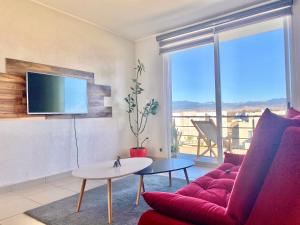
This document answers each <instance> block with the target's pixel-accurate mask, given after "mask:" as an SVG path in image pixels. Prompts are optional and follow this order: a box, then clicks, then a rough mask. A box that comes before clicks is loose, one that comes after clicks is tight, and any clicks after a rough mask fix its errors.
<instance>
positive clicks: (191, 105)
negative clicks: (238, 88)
mask: <svg viewBox="0 0 300 225" xmlns="http://www.w3.org/2000/svg"><path fill="white" fill-rule="evenodd" d="M285 106H286V99H285V98H276V99H269V100H266V101H247V102H237V103H235V102H234V103H226V102H223V103H222V110H245V109H247V110H253V109H264V108H268V107H269V108H272V109H274V108H282V107H285ZM172 107H173V111H192V110H198V111H205V110H208V111H211V110H215V103H214V102H204V103H201V102H193V101H173V103H172Z"/></svg>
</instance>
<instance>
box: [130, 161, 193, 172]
mask: <svg viewBox="0 0 300 225" xmlns="http://www.w3.org/2000/svg"><path fill="white" fill-rule="evenodd" d="M193 165H195V163H194V162H193V161H191V160H186V159H159V160H155V161H153V163H152V164H151V165H150V166H148V167H146V168H145V169H143V170H141V171H139V172H136V173H135V174H137V175H148V174H156V173H165V172H170V171H175V170H181V169H186V168H188V167H191V166H193Z"/></svg>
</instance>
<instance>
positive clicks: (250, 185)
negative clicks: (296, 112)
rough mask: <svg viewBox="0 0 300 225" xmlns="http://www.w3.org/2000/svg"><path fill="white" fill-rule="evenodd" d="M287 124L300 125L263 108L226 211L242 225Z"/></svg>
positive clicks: (298, 121) (297, 121) (299, 121)
mask: <svg viewBox="0 0 300 225" xmlns="http://www.w3.org/2000/svg"><path fill="white" fill-rule="evenodd" d="M288 126H300V120H293V119H286V118H283V117H280V116H277V115H275V114H273V113H271V112H270V110H269V109H266V110H265V112H264V113H263V115H262V116H261V118H260V120H259V122H258V124H257V127H256V129H255V131H254V135H253V138H252V141H251V144H250V148H249V150H248V153H247V155H246V156H245V159H244V161H243V163H242V165H241V168H240V171H239V174H238V176H237V178H236V181H235V184H234V187H233V190H232V193H231V196H230V200H229V203H228V208H227V213H228V214H229V215H230V216H231V217H233V218H234V219H236V220H237V221H238V222H239V223H241V224H244V223H245V222H246V220H247V218H248V217H249V214H250V212H251V209H252V207H253V205H254V202H255V200H256V198H257V195H258V193H259V191H260V189H261V187H262V185H263V182H264V179H265V177H266V174H267V172H268V170H269V168H270V165H271V163H272V161H273V159H274V156H275V154H276V151H277V149H278V146H279V143H280V140H281V136H282V134H283V132H284V130H285V129H286V128H287V127H288Z"/></svg>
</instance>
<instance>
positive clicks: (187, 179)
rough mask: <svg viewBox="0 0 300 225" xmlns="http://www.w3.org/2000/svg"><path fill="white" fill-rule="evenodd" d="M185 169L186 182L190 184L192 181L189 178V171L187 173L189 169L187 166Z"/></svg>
mask: <svg viewBox="0 0 300 225" xmlns="http://www.w3.org/2000/svg"><path fill="white" fill-rule="evenodd" d="M183 171H184V175H185V179H186V183H187V184H189V183H190V180H189V176H188V173H187V170H186V168H184V169H183Z"/></svg>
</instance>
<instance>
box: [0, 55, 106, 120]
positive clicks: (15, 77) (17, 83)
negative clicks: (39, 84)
mask: <svg viewBox="0 0 300 225" xmlns="http://www.w3.org/2000/svg"><path fill="white" fill-rule="evenodd" d="M6 70H7V73H0V118H23V117H43V118H47V119H55V118H56V119H58V118H72V117H73V115H47V116H46V117H45V116H40V115H27V113H26V112H27V99H26V80H25V74H26V72H27V71H32V72H40V73H49V74H57V75H62V76H72V77H78V78H82V79H87V80H88V99H89V101H88V114H82V115H76V118H98V117H112V107H105V106H104V97H110V96H111V87H110V86H106V85H97V84H94V74H93V73H91V72H85V71H80V70H73V69H67V68H61V67H56V66H50V65H44V64H38V63H33V62H26V61H21V60H15V59H6Z"/></svg>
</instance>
